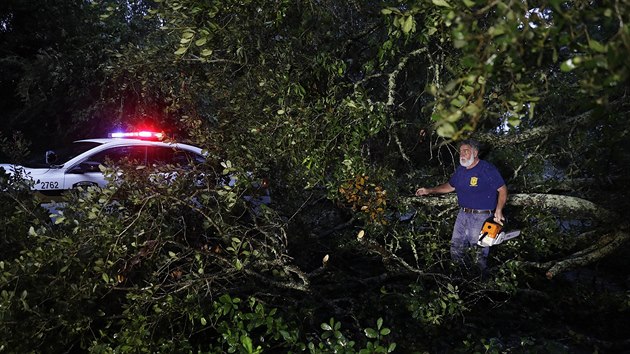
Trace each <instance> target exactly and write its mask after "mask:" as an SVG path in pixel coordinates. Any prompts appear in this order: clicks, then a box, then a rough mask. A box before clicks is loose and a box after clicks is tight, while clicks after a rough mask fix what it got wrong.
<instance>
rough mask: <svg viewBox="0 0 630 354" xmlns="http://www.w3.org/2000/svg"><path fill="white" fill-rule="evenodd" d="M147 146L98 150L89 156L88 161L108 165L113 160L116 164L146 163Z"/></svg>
mask: <svg viewBox="0 0 630 354" xmlns="http://www.w3.org/2000/svg"><path fill="white" fill-rule="evenodd" d="M146 151H147V148H146V146H119V147H114V148H111V149H107V150H104V151H101V152H98V153H96V154H94V155H92V156H91V157H89V158H88V161H91V162H98V163H101V164H103V165H105V166H106V165H107V162H109V161H111V162H113V163H114V164H120V163H123V162H129V163H131V164H134V165H144V164H145V162H146Z"/></svg>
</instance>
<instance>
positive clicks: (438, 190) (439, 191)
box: [416, 182, 455, 197]
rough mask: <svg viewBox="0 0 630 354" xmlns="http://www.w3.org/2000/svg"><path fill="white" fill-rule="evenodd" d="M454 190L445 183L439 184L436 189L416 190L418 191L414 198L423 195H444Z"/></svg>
mask: <svg viewBox="0 0 630 354" xmlns="http://www.w3.org/2000/svg"><path fill="white" fill-rule="evenodd" d="M454 190H455V187H453V186H451V184H450V183H448V182H446V183H444V184H440V185H439V186H437V187H433V188H425V187H422V188H418V190H417V191H416V196H417V197H420V196H423V195H429V194H444V193H450V192H452V191H454Z"/></svg>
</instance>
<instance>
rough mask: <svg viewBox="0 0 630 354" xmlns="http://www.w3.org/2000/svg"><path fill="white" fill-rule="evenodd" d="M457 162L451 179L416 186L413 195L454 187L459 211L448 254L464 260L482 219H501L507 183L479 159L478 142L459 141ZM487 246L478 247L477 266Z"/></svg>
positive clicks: (483, 260)
mask: <svg viewBox="0 0 630 354" xmlns="http://www.w3.org/2000/svg"><path fill="white" fill-rule="evenodd" d="M459 163H460V165H461V166H458V167H457V169H456V170H455V173H454V174H453V175H452V176H451V179H450V180H449V181H448V182H447V183H444V184H441V185H439V186H437V187H434V188H424V187H423V188H419V189H418V190H417V191H416V196H418V197H420V196H425V195H429V194H444V193H450V192H453V191H455V192H456V193H457V200H458V203H459V207H460V208H459V213H458V214H457V219H456V220H455V227H454V228H453V237H452V238H451V258H452V259H453V260H454V261H455V262H457V263H463V261H464V258H465V252H466V250H467V249H468V248H470V247H475V246H476V244H477V239H478V237H479V232H480V231H481V227H482V226H483V223H484V222H485V221H486V219H488V218H489V217H490V216H491V215H493V216H494V221H496V222H503V220H504V217H503V207H504V206H505V202H506V200H507V194H508V192H507V187H506V185H505V182H504V181H503V177H501V174H500V173H499V171H498V170H497V169H496V167H494V166H493V165H492V164H490V163H489V162H487V161H484V160H480V159H479V143H478V142H477V141H475V140H464V141H462V142H461V143H460V145H459ZM489 251H490V247H484V248H480V249H479V250H478V257H479V259H478V261H479V267H480V268H481V270H482V271H485V269H486V260H487V258H488V253H489Z"/></svg>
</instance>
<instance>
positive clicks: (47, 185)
mask: <svg viewBox="0 0 630 354" xmlns="http://www.w3.org/2000/svg"><path fill="white" fill-rule="evenodd" d="M41 189H59V182H42V186H41Z"/></svg>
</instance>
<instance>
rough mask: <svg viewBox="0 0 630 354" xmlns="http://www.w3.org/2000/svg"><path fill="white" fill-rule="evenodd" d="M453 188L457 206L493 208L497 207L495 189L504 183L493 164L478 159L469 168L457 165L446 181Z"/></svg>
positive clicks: (481, 208) (482, 208)
mask: <svg viewBox="0 0 630 354" xmlns="http://www.w3.org/2000/svg"><path fill="white" fill-rule="evenodd" d="M448 183H450V185H451V186H453V187H454V188H455V192H456V193H457V200H458V202H459V206H461V207H464V208H471V209H480V210H494V209H495V208H496V207H497V197H498V195H499V193H498V192H497V189H499V188H501V187H502V186H503V185H505V182H504V181H503V177H501V174H500V173H499V170H497V168H496V167H494V165H492V164H491V163H489V162H487V161H484V160H479V162H478V163H477V165H476V166H475V167H473V168H471V169H470V170H468V169H466V167H463V166H459V167H457V170H455V173H454V174H453V176H451V179H450V180H449V181H448Z"/></svg>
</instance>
